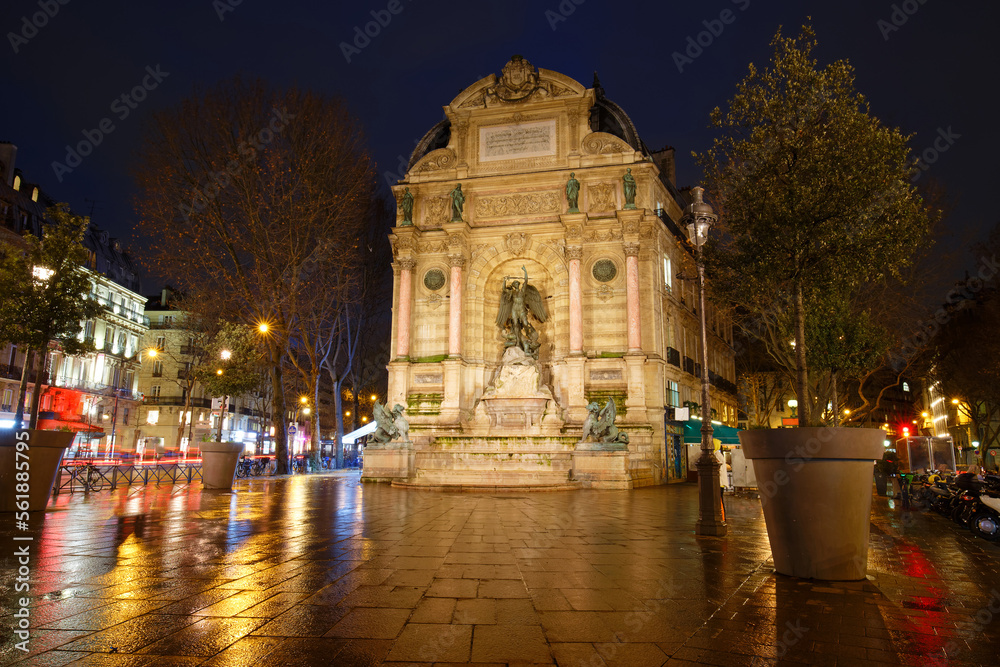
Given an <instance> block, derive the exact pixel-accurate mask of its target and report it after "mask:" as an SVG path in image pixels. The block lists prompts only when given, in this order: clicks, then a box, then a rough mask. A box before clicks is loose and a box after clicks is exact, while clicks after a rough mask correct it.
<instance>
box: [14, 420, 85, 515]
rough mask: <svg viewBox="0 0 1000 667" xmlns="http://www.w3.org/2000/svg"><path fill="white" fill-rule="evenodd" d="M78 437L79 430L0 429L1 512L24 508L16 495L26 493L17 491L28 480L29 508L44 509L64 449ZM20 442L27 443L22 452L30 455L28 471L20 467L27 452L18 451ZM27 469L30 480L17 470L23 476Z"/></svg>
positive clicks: (37, 510) (32, 510)
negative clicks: (19, 503)
mask: <svg viewBox="0 0 1000 667" xmlns="http://www.w3.org/2000/svg"><path fill="white" fill-rule="evenodd" d="M75 437H76V431H40V430H37V429H17V430H13V429H11V430H4V431H2V432H0V512H16V511H23V509H21V508H18V506H17V503H18V499H17V496H18V495H24V494H20V493H19V492H18V491H19V490H18V485H19V484H25V483H27V484H28V493H27V496H28V498H27V500H28V511H31V512H39V511H42V510H44V509H45V508H46V507H47V506H48V504H49V498H50V497H51V496H52V484H53V482H55V479H56V473H58V472H59V464H60V463H62V457H63V452H65V451H66V450H67V449H68V448H69V447H70V446H71V445H72V444H73V438H75ZM18 443H27V445H28V446H27V448H26V449H23V448H22V452H21V453H22V454H26V455H27V456H28V459H27V460H28V466H27V470H26V471H25V470H18V469H17V466H18V464H20V465H21V466H22V468H23V467H24V461H25V459H24V456H21V457H18V455H17V449H18V448H17V444H18ZM24 472H27V473H28V475H27V477H28V480H27V482H24V481H20V480H18V478H17V475H18V473H22V477H21V479H22V480H23V479H24V475H23V473H24ZM23 488H24V487H21V489H22V490H23ZM21 502H23V500H22V501H21ZM22 507H23V505H22Z"/></svg>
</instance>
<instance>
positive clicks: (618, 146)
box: [581, 132, 635, 155]
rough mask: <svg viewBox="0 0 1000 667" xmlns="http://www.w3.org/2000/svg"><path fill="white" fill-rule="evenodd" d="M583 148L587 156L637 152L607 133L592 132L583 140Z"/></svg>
mask: <svg viewBox="0 0 1000 667" xmlns="http://www.w3.org/2000/svg"><path fill="white" fill-rule="evenodd" d="M581 146H582V147H583V152H584V153H586V154H587V155H607V154H611V153H633V152H635V151H634V150H633V149H632V147H631V146H629V145H628V144H627V143H625V142H624V141H622V140H621V139H619V138H618V137H616V136H615V135H613V134H608V133H607V132H591V133H590V134H588V135H587V136H585V137H584V138H583V142H582V143H581Z"/></svg>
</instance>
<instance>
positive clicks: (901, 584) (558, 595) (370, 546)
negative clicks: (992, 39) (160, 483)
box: [0, 474, 1000, 667]
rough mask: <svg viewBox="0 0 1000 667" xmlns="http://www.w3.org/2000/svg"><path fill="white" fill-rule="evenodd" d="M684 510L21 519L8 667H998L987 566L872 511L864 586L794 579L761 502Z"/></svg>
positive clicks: (162, 504)
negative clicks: (22, 550)
mask: <svg viewBox="0 0 1000 667" xmlns="http://www.w3.org/2000/svg"><path fill="white" fill-rule="evenodd" d="M696 491H697V489H696V488H695V487H694V486H693V485H687V484H683V485H674V486H669V487H653V488H645V489H640V490H636V491H586V490H574V491H565V492H559V493H537V494H533V493H525V492H520V493H498V492H477V493H444V492H438V491H433V490H426V489H407V488H404V489H400V488H393V487H389V486H385V485H371V484H364V485H362V484H361V483H360V480H359V479H358V477H357V475H356V474H353V475H347V476H345V475H343V474H328V475H299V476H294V477H284V478H277V479H269V480H243V481H240V482H239V483H238V484H237V487H236V490H235V492H234V493H229V492H209V491H203V490H202V489H201V486H200V484H195V485H191V486H187V485H175V486H172V487H161V488H156V487H142V488H133V489H121V490H118V491H115V492H102V493H91V494H74V495H70V496H66V495H64V496H60V497H58V498H56V499H55V500H54V502H53V504H52V506H51V507H50V510H49V511H48V512H46V513H45V514H44V515H41V514H39V515H36V516H34V517H33V518H32V525H33V529H34V533H33V535H34V537H35V542H33V549H32V556H31V561H30V568H31V586H32V589H31V591H30V595H31V606H30V611H31V632H32V636H31V640H30V648H31V652H30V653H29V654H27V655H25V654H24V653H22V652H20V651H18V650H17V649H16V648H15V647H14V643H15V641H16V640H15V639H14V638H13V636H12V634H11V631H12V629H13V628H14V626H15V620H16V619H15V618H14V617H13V615H12V614H13V613H14V610H15V605H16V601H17V598H18V597H20V596H21V595H23V594H15V593H14V590H13V586H14V583H15V576H16V563H15V560H14V559H13V558H12V556H11V553H12V552H13V549H12V548H9V547H10V545H12V544H14V542H13V541H12V538H13V536H14V532H13V530H12V525H11V523H12V521H11V518H10V516H9V515H8V516H7V517H0V543H2V544H3V545H4V550H3V551H2V553H0V664H2V665H7V664H17V665H71V664H72V665H109V666H115V667H118V666H121V667H126V666H127V667H133V666H143V667H144V666H146V665H150V666H153V665H168V666H169V665H211V666H216V667H218V666H229V665H232V666H236V665H239V666H243V665H262V666H276V665H345V666H350V665H379V664H386V665H398V666H402V665H449V664H481V665H531V664H537V665H552V664H557V665H584V666H591V667H601V666H617V665H623V666H625V665H627V666H632V665H639V666H642V665H692V664H710V665H772V664H807V665H871V664H903V665H910V664H914V665H921V666H922V667H935V666H937V665H996V664H1000V657H998V647H1000V621H998V620H997V618H996V617H997V615H998V614H1000V566H998V563H1000V560H998V559H1000V546H998V545H995V544H990V543H987V542H984V541H982V540H977V539H974V538H973V537H972V535H971V534H970V533H968V532H967V531H965V530H963V529H961V528H959V527H957V526H956V525H954V524H952V523H951V522H950V521H947V520H946V519H944V518H942V517H939V516H936V515H929V514H921V513H905V514H904V513H902V512H901V511H899V510H898V509H897V508H896V507H894V503H893V501H892V499H885V498H876V499H875V501H874V503H873V512H872V534H871V549H870V553H869V563H868V570H869V576H868V578H867V579H866V580H865V581H860V582H839V583H830V582H818V581H815V582H814V581H803V580H797V579H791V578H788V577H783V576H780V575H775V574H774V573H773V570H772V566H771V562H770V550H769V548H768V543H767V534H766V532H765V529H764V524H763V517H762V513H761V509H760V503H759V501H758V500H756V499H754V498H727V501H726V503H727V511H728V518H729V527H730V534H729V536H728V537H726V538H708V537H698V536H695V535H694V534H693V526H694V522H695V519H696V515H697V493H696ZM19 534H22V533H19Z"/></svg>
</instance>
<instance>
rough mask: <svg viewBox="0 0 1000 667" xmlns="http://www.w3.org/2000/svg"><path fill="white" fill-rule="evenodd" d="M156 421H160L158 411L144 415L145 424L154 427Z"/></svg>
mask: <svg viewBox="0 0 1000 667" xmlns="http://www.w3.org/2000/svg"><path fill="white" fill-rule="evenodd" d="M157 388H158V387H157ZM158 421H160V411H159V410H150V411H149V412H147V413H146V423H147V424H153V425H155V424H156V423H157V422H158Z"/></svg>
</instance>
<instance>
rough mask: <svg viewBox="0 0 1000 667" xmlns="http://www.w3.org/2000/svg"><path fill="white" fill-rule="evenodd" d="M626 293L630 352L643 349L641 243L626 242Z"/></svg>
mask: <svg viewBox="0 0 1000 667" xmlns="http://www.w3.org/2000/svg"><path fill="white" fill-rule="evenodd" d="M624 249H625V294H626V305H627V314H628V349H629V352H639V351H641V350H642V326H641V321H640V317H639V244H638V243H631V242H629V243H625V244H624Z"/></svg>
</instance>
